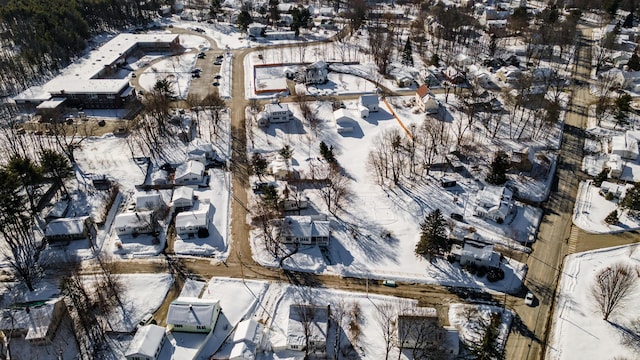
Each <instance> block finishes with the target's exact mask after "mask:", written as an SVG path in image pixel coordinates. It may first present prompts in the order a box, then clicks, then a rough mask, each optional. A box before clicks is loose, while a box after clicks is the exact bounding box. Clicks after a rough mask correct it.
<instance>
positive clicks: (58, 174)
mask: <svg viewBox="0 0 640 360" xmlns="http://www.w3.org/2000/svg"><path fill="white" fill-rule="evenodd" d="M40 165H41V167H42V172H43V173H44V175H45V176H48V177H49V178H50V179H52V180H53V181H54V182H56V183H58V184H59V185H60V186H62V189H63V190H64V192H65V194H69V191H67V187H66V186H65V184H64V181H65V180H66V179H69V178H70V177H72V176H73V167H71V164H69V161H68V160H67V158H66V157H65V156H64V155H62V154H60V153H58V152H55V151H53V150H50V149H44V150H42V152H41V153H40Z"/></svg>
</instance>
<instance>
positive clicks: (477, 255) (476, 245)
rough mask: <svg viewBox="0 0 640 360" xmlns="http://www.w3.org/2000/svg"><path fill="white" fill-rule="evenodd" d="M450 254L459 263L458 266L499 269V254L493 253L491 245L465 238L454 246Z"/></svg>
mask: <svg viewBox="0 0 640 360" xmlns="http://www.w3.org/2000/svg"><path fill="white" fill-rule="evenodd" d="M451 254H452V255H454V256H455V257H456V259H457V260H458V261H460V265H463V266H464V265H474V266H484V267H487V268H488V267H499V266H500V254H498V253H497V252H495V251H493V244H488V243H485V242H483V241H481V240H475V239H470V238H465V239H464V242H463V244H462V246H461V245H459V244H454V245H453V246H452V247H451Z"/></svg>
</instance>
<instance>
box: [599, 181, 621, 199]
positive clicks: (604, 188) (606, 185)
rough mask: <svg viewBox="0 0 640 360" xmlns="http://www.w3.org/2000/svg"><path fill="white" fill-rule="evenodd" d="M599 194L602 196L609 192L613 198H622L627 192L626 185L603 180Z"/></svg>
mask: <svg viewBox="0 0 640 360" xmlns="http://www.w3.org/2000/svg"><path fill="white" fill-rule="evenodd" d="M600 194H601V195H602V196H607V194H611V195H612V196H613V198H614V199H622V198H624V196H625V195H626V194H627V185H626V184H614V183H611V182H608V181H603V182H602V184H600Z"/></svg>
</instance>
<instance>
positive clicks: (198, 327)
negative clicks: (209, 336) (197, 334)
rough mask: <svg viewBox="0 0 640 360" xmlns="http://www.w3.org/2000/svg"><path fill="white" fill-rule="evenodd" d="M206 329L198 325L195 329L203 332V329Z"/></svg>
mask: <svg viewBox="0 0 640 360" xmlns="http://www.w3.org/2000/svg"><path fill="white" fill-rule="evenodd" d="M206 328H207V327H206V326H204V325H198V326H196V329H198V330H204V329H206Z"/></svg>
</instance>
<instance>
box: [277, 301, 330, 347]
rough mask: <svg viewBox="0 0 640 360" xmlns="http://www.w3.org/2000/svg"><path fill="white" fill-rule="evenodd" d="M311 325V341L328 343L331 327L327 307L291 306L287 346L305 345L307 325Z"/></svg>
mask: <svg viewBox="0 0 640 360" xmlns="http://www.w3.org/2000/svg"><path fill="white" fill-rule="evenodd" d="M306 324H309V330H308V331H309V341H314V342H326V340H327V330H328V327H329V308H328V307H327V306H315V305H301V304H292V305H291V306H289V324H288V326H287V344H289V345H304V344H305V325H306Z"/></svg>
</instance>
